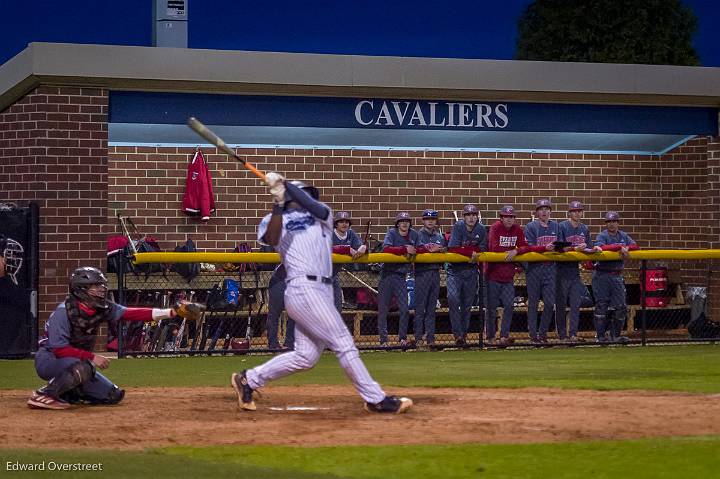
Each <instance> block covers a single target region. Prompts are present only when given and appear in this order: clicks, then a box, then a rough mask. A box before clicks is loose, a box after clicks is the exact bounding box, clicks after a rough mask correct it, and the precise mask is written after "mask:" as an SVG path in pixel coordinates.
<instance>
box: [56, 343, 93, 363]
mask: <svg viewBox="0 0 720 479" xmlns="http://www.w3.org/2000/svg"><path fill="white" fill-rule="evenodd" d="M53 354H55V357H56V358H58V359H60V358H78V359H88V360H91V361H92V358H94V357H95V355H94V354H93V353H91V352H90V351H85V350H84V349H78V348H75V347H73V346H63V347H62V348H54V349H53Z"/></svg>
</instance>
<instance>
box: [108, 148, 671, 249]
mask: <svg viewBox="0 0 720 479" xmlns="http://www.w3.org/2000/svg"><path fill="white" fill-rule="evenodd" d="M204 151H205V153H206V157H207V158H208V161H209V165H210V169H211V172H212V175H213V185H214V189H215V196H216V202H217V207H218V213H217V214H216V215H215V216H214V217H212V218H211V220H210V222H209V223H208V224H200V223H198V222H197V221H195V220H194V219H191V218H188V217H186V216H185V215H183V214H182V213H181V212H180V201H181V199H182V194H183V191H184V181H185V171H186V165H187V162H188V161H189V159H190V158H191V157H192V154H193V152H194V149H192V148H146V147H113V148H110V157H109V163H108V172H109V195H108V200H109V203H108V206H109V208H108V215H109V217H112V216H114V215H115V213H116V211H121V212H124V213H127V214H130V215H132V216H136V217H137V218H138V221H137V223H138V226H139V227H140V228H141V229H142V230H143V232H144V233H154V234H157V235H158V237H159V238H160V240H161V241H164V242H166V243H168V246H170V245H171V244H172V245H174V244H175V243H179V242H181V241H184V240H185V238H186V237H188V236H190V237H192V238H193V239H196V240H198V241H197V242H198V247H199V248H200V249H220V250H230V249H232V247H233V246H234V245H235V244H236V243H237V242H238V241H248V240H249V241H253V240H254V237H255V229H256V226H257V223H258V222H259V219H260V218H261V217H262V215H264V214H265V213H267V211H268V210H269V207H270V201H269V196H268V194H267V193H266V191H265V189H264V188H263V187H262V186H261V185H260V184H259V182H258V181H257V180H256V179H255V177H254V176H252V175H251V174H250V173H249V172H247V170H245V169H244V168H243V167H242V166H241V165H239V164H238V163H237V162H235V161H232V160H229V159H228V158H227V157H225V156H224V155H218V154H217V152H216V151H214V150H211V149H206V150H204ZM240 153H241V154H243V155H244V156H245V157H246V158H247V159H248V160H249V161H250V162H252V163H253V164H255V165H257V166H258V167H259V168H261V169H264V170H278V171H282V172H284V173H286V174H287V176H288V177H290V178H293V179H303V180H309V181H310V182H312V183H313V184H314V185H315V186H318V187H319V188H320V190H321V194H322V195H323V199H324V200H325V201H327V202H329V204H330V205H331V206H332V207H333V208H334V209H335V210H339V209H345V210H349V211H350V212H351V213H352V215H353V217H354V218H355V222H356V225H357V226H356V228H357V229H358V230H363V231H364V227H362V226H360V224H361V223H364V222H365V221H366V220H368V219H371V220H372V221H373V226H372V230H371V232H372V234H373V235H375V236H376V237H378V238H382V235H383V234H384V233H385V231H386V230H387V228H388V226H389V225H391V224H392V223H393V222H394V221H393V220H394V216H395V214H396V213H397V211H399V210H408V211H410V212H411V214H412V215H413V216H414V217H415V218H418V217H419V216H420V214H421V212H422V210H423V209H424V208H426V207H435V208H436V209H438V210H439V211H440V214H441V218H442V223H443V224H444V227H445V228H448V227H449V225H450V222H451V220H452V219H453V215H452V211H459V210H461V209H462V206H463V204H464V203H468V202H473V203H477V204H478V205H479V207H480V210H481V212H482V215H483V217H484V218H485V222H486V223H487V222H488V221H491V220H492V219H494V218H496V217H497V216H496V215H497V211H498V209H499V208H500V207H501V206H502V205H503V204H506V203H511V204H514V205H515V207H516V210H517V211H518V212H519V213H518V215H519V220H520V222H521V223H522V224H525V223H527V222H528V221H529V220H530V215H531V212H532V211H533V210H534V206H533V205H534V201H535V200H536V199H538V198H540V197H550V198H552V200H553V202H554V203H555V205H556V207H557V209H556V211H555V218H556V219H563V218H564V217H565V208H566V206H567V203H568V202H569V201H570V200H571V199H576V198H577V199H581V200H582V201H583V202H584V203H585V204H586V222H587V223H589V224H590V225H591V228H592V230H593V232H594V233H595V232H598V231H599V228H600V227H601V226H602V225H604V223H603V221H602V220H601V215H602V214H603V213H604V212H605V211H606V210H607V209H615V210H618V211H620V212H621V214H622V216H623V227H624V228H625V229H626V230H628V231H629V232H630V233H631V234H633V235H634V236H635V237H636V238H637V239H638V241H640V242H642V243H643V244H645V245H649V244H654V243H656V242H657V241H659V240H660V239H661V238H662V235H660V234H659V233H658V231H659V226H660V225H661V219H660V217H661V214H660V213H661V201H660V199H661V196H662V189H661V188H659V187H658V178H659V177H660V176H661V174H662V164H661V162H659V161H658V158H650V157H644V156H637V157H634V156H618V155H574V156H573V155H564V154H552V155H550V154H527V153H477V152H434V151H366V150H292V149H271V150H270V149H245V150H241V151H240ZM418 221H419V220H418Z"/></svg>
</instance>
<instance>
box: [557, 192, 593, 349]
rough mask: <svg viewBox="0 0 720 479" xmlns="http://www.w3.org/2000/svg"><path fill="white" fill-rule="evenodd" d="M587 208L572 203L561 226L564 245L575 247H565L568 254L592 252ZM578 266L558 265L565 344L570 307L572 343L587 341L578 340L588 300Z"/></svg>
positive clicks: (560, 332)
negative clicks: (582, 306)
mask: <svg viewBox="0 0 720 479" xmlns="http://www.w3.org/2000/svg"><path fill="white" fill-rule="evenodd" d="M583 209H584V207H583V204H582V203H581V202H579V201H571V202H570V205H569V206H568V217H569V218H568V219H567V220H565V221H563V222H562V223H560V238H559V240H560V241H564V242H567V243H571V245H570V246H567V247H565V251H585V252H588V251H592V248H591V246H592V242H591V240H590V230H589V229H588V227H587V225H585V224H584V223H582V222H581V221H580V220H581V219H582V217H583ZM579 266H580V265H579V264H578V263H577V262H572V261H569V262H568V261H560V262H558V264H557V274H558V283H557V285H558V287H559V290H558V292H557V295H558V297H557V311H556V317H555V324H556V326H557V332H558V337H559V338H560V340H561V341H564V340H565V339H566V337H567V334H566V333H567V317H566V316H567V315H566V312H565V308H566V306H567V304H568V303H570V333H569V335H570V342H573V343H577V342H583V341H584V340H583V339H582V338H580V337H578V335H577V332H578V323H579V321H580V304H581V303H582V298H583V296H585V293H586V291H587V290H586V288H585V284H584V283H583V281H582V278H581V277H580V269H579Z"/></svg>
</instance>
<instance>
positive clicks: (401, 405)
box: [365, 396, 413, 414]
mask: <svg viewBox="0 0 720 479" xmlns="http://www.w3.org/2000/svg"><path fill="white" fill-rule="evenodd" d="M412 406H413V402H412V399H410V398H405V397H400V398H399V397H397V396H385V399H383V400H382V401H380V402H379V403H377V404H370V403H369V402H366V403H365V410H366V411H367V412H379V413H390V414H401V413H404V412H405V411H407V410H408V409H410V408H411V407H412Z"/></svg>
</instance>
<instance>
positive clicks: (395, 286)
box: [378, 272, 408, 343]
mask: <svg viewBox="0 0 720 479" xmlns="http://www.w3.org/2000/svg"><path fill="white" fill-rule="evenodd" d="M393 297H395V301H397V306H398V313H399V314H400V328H399V330H398V336H399V339H400V340H401V341H402V340H403V339H407V330H408V294H407V282H406V281H405V273H385V272H382V273H380V283H379V284H378V334H379V335H380V342H381V343H386V342H387V340H388V330H387V314H388V310H389V309H390V300H391V299H392V298H393Z"/></svg>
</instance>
